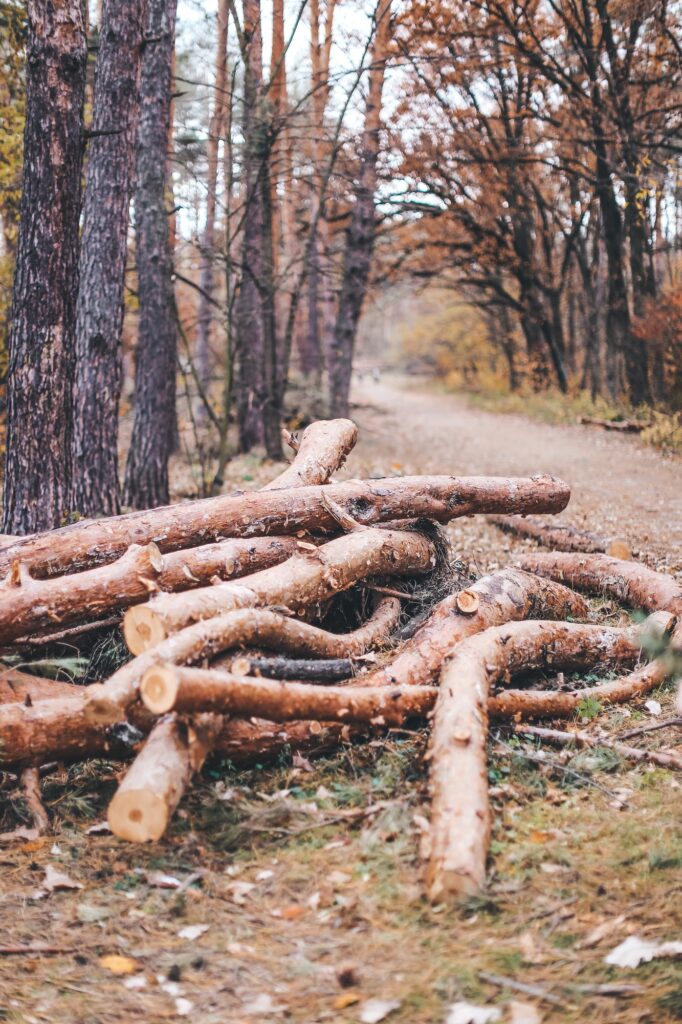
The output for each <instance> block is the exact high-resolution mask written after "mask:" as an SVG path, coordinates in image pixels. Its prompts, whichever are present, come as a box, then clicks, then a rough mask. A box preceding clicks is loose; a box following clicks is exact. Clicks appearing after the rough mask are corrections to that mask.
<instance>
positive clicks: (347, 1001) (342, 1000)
mask: <svg viewBox="0 0 682 1024" xmlns="http://www.w3.org/2000/svg"><path fill="white" fill-rule="evenodd" d="M359 1002H360V996H359V995H358V993H357V992H342V993H341V995H340V996H337V997H336V999H335V1000H334V1009H335V1010H345V1009H346V1007H347V1006H355V1004H356V1003H359Z"/></svg>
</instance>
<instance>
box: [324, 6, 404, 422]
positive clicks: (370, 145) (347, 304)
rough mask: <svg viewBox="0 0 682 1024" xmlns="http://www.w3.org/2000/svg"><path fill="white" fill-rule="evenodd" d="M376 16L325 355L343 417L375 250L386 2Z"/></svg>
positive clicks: (335, 409) (333, 398) (335, 406)
mask: <svg viewBox="0 0 682 1024" xmlns="http://www.w3.org/2000/svg"><path fill="white" fill-rule="evenodd" d="M375 18H376V26H375V32H374V43H373V46H372V58H371V60H372V62H371V66H370V71H369V87H368V93H367V105H366V107H365V124H364V128H363V133H362V142H361V149H360V170H359V176H358V185H357V191H356V194H355V203H354V206H353V209H352V212H351V220H350V225H349V228H348V235H347V238H346V246H345V250H344V255H343V270H342V275H341V294H340V296H339V307H338V311H337V315H336V325H335V328H334V337H333V342H332V346H331V351H330V353H329V402H330V408H331V411H332V415H333V416H347V415H348V401H349V394H350V382H351V372H352V367H353V354H354V350H355V338H356V335H357V330H358V322H359V320H360V313H361V312H362V306H363V303H364V301H365V294H366V292H367V285H368V282H369V272H370V263H371V259H372V252H373V250H374V235H375V230H376V216H375V211H374V193H375V191H376V186H377V161H378V158H379V133H380V129H381V97H382V92H383V87H384V76H385V73H386V61H387V56H388V44H389V41H390V38H391V34H390V24H391V0H379V3H378V4H377V7H376V13H375Z"/></svg>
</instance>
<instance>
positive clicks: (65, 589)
mask: <svg viewBox="0 0 682 1024" xmlns="http://www.w3.org/2000/svg"><path fill="white" fill-rule="evenodd" d="M295 550H296V541H295V540H293V538H291V537H263V538H254V540H251V541H249V540H224V541H220V542H219V543H217V544H206V545H205V546H203V547H199V548H191V549H190V550H188V551H174V552H172V553H170V554H168V555H162V554H161V552H160V551H159V549H158V547H157V546H156V544H153V543H152V544H148V545H146V546H145V547H142V546H140V545H137V544H133V545H132V546H131V547H130V548H128V550H127V551H126V553H125V554H124V555H122V556H121V557H120V558H119V559H117V560H116V561H115V562H112V563H111V564H109V565H103V566H100V567H99V568H96V569H89V570H87V571H86V572H82V573H77V574H76V575H73V576H69V578H68V580H63V579H61V578H58V577H55V578H53V579H47V580H33V579H31V578H30V576H28V577H27V576H25V575H24V576H23V577H20V578H19V579H18V581H17V582H16V583H12V582H5V583H4V584H3V585H0V643H9V642H10V641H12V640H16V639H18V638H20V637H28V636H38V635H40V631H47V632H49V631H50V630H53V629H55V628H63V627H66V626H69V625H71V624H74V623H78V622H82V621H83V620H84V619H91V620H97V619H99V618H101V617H103V616H105V615H111V614H112V613H115V612H120V611H121V610H123V609H124V608H128V607H129V606H130V605H132V604H137V603H139V602H141V601H146V600H148V598H149V595H150V594H152V593H154V592H156V591H158V590H168V591H179V590H191V589H193V588H194V587H200V586H207V585H208V584H209V583H210V582H211V580H213V579H214V578H215V577H218V578H219V579H221V580H226V579H235V578H237V577H239V576H245V575H248V574H249V573H253V572H255V571H257V570H259V569H264V568H266V567H267V566H271V565H275V564H276V563H277V562H278V561H284V559H286V558H288V557H289V556H290V555H292V554H293V553H294V552H295Z"/></svg>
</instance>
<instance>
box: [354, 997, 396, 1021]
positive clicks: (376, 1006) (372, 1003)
mask: <svg viewBox="0 0 682 1024" xmlns="http://www.w3.org/2000/svg"><path fill="white" fill-rule="evenodd" d="M399 1007H400V1000H399V999H368V1000H367V1001H366V1002H364V1003H363V1004H362V1007H361V1008H360V1020H361V1021H362V1024H379V1021H380V1020H384V1019H385V1018H386V1017H388V1016H389V1014H391V1013H394V1012H395V1011H396V1010H397V1009H399Z"/></svg>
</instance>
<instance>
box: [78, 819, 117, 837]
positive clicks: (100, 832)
mask: <svg viewBox="0 0 682 1024" xmlns="http://www.w3.org/2000/svg"><path fill="white" fill-rule="evenodd" d="M85 834H86V836H110V835H111V834H112V832H111V829H110V828H109V823H108V822H106V821H96V822H95V824H94V825H91V826H90V828H86V830H85Z"/></svg>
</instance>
